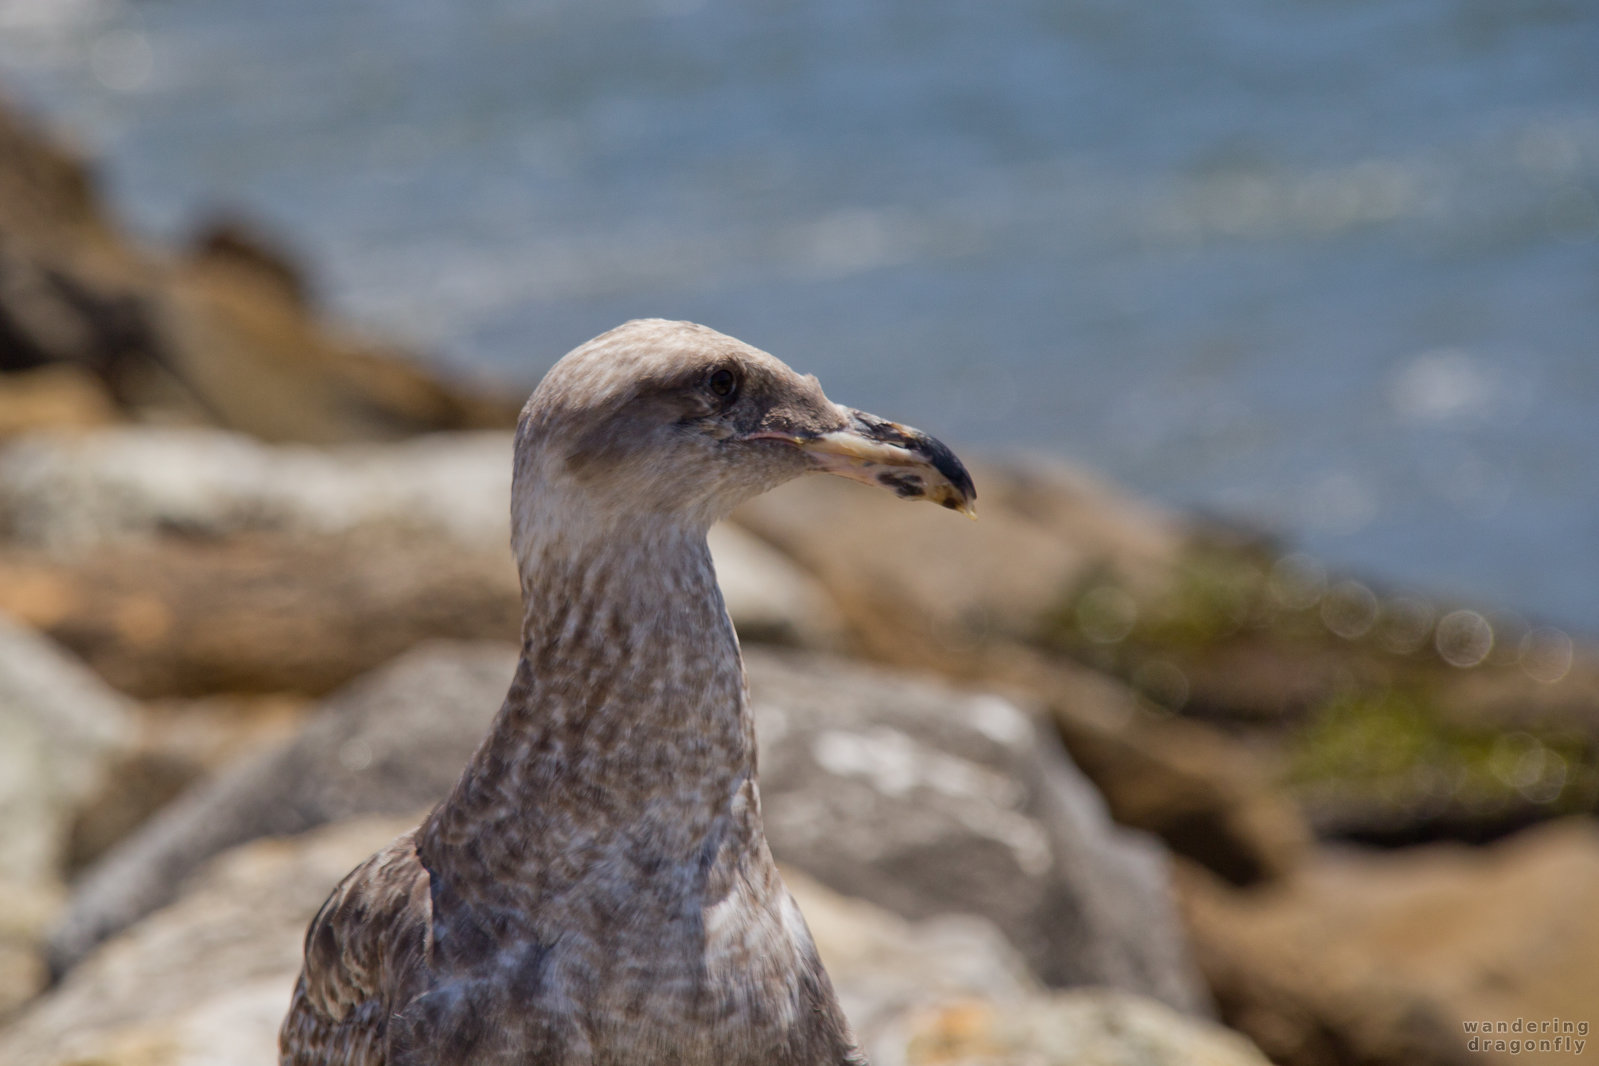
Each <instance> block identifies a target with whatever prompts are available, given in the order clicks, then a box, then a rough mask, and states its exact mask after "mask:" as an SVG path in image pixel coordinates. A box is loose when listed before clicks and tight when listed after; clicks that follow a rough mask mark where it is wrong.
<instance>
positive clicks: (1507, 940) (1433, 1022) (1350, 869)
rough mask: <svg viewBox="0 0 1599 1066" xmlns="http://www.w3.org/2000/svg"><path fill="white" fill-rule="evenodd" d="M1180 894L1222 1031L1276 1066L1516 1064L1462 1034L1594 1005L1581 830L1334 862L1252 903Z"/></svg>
mask: <svg viewBox="0 0 1599 1066" xmlns="http://www.w3.org/2000/svg"><path fill="white" fill-rule="evenodd" d="M1180 884H1181V886H1182V898H1183V908H1184V912H1185V916H1186V918H1187V922H1188V925H1189V928H1190V931H1191V935H1192V936H1193V939H1194V944H1195V951H1196V953H1197V955H1198V958H1199V960H1200V964H1201V966H1202V967H1203V969H1204V970H1205V973H1206V977H1207V979H1208V980H1209V982H1210V984H1211V988H1212V990H1213V992H1214V994H1215V995H1216V998H1217V1002H1218V1004H1219V1005H1220V1008H1221V1011H1222V1015H1223V1017H1224V1018H1225V1019H1226V1020H1227V1021H1228V1022H1229V1023H1230V1024H1232V1025H1234V1026H1235V1027H1237V1028H1239V1029H1242V1030H1243V1031H1244V1032H1246V1033H1248V1034H1249V1035H1250V1036H1251V1037H1253V1038H1254V1039H1255V1041H1256V1042H1257V1043H1259V1044H1260V1046H1261V1047H1262V1048H1263V1049H1264V1050H1265V1051H1266V1053H1267V1054H1268V1055H1270V1056H1271V1057H1272V1059H1273V1060H1274V1061H1276V1062H1279V1063H1283V1064H1285V1066H1321V1064H1331V1063H1345V1062H1357V1061H1358V1062H1363V1063H1393V1064H1396V1066H1397V1064H1400V1063H1407V1064H1426V1063H1440V1064H1441V1063H1463V1062H1471V1061H1475V1062H1483V1061H1488V1062H1500V1061H1503V1062H1511V1061H1518V1060H1517V1059H1516V1058H1514V1057H1511V1056H1508V1055H1494V1054H1483V1053H1480V1052H1478V1051H1476V1050H1473V1049H1471V1048H1469V1047H1468V1046H1467V1045H1468V1041H1469V1034H1468V1033H1466V1032H1465V1030H1464V1028H1463V1023H1466V1022H1479V1021H1491V1022H1498V1021H1504V1022H1507V1023H1510V1022H1514V1021H1516V1020H1517V1019H1521V1020H1522V1021H1523V1024H1524V1026H1525V1025H1526V1024H1528V1023H1533V1022H1543V1021H1552V1020H1554V1019H1566V1020H1568V1021H1571V1022H1578V1021H1582V1020H1584V1019H1588V1018H1589V1015H1590V1014H1591V1012H1592V1008H1593V1004H1594V1003H1596V1002H1599V968H1596V967H1595V966H1594V959H1595V958H1596V957H1599V910H1596V909H1595V908H1594V906H1593V900H1594V899H1595V898H1599V826H1596V825H1595V824H1594V823H1593V821H1592V820H1590V819H1586V818H1581V819H1570V820H1566V821H1563V822H1553V823H1548V824H1545V825H1542V826H1538V827H1535V828H1532V829H1529V830H1526V831H1524V832H1523V833H1520V834H1518V835H1516V836H1514V837H1511V838H1509V839H1507V840H1505V841H1503V842H1501V843H1498V844H1495V845H1493V846H1491V847H1487V848H1468V847H1464V846H1461V845H1455V844H1441V845H1430V846H1426V847H1417V848H1411V849H1407V850H1404V851H1399V852H1386V853H1357V852H1336V851H1328V852H1325V853H1323V855H1322V856H1321V857H1319V858H1318V859H1317V860H1316V861H1314V862H1312V863H1309V864H1307V865H1306V866H1305V867H1304V869H1303V870H1302V871H1301V872H1300V874H1299V875H1298V876H1297V877H1295V878H1293V879H1291V880H1289V881H1287V882H1285V883H1282V884H1280V885H1276V886H1272V887H1270V888H1266V889H1261V890H1256V891H1250V892H1243V893H1239V892H1234V891H1230V890H1227V889H1224V888H1222V887H1221V886H1219V885H1217V884H1216V883H1214V882H1213V881H1210V880H1208V879H1207V878H1205V877H1203V876H1194V875H1192V874H1190V875H1188V876H1184V877H1183V878H1181V879H1180ZM1524 1035H1540V1034H1524ZM1570 1055H1571V1052H1570V1051H1566V1052H1564V1053H1563V1054H1562V1055H1556V1056H1554V1057H1546V1058H1544V1059H1539V1060H1538V1061H1563V1059H1564V1058H1567V1057H1570Z"/></svg>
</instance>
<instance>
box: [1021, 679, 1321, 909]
mask: <svg viewBox="0 0 1599 1066" xmlns="http://www.w3.org/2000/svg"><path fill="white" fill-rule="evenodd" d="M1000 658H1001V656H997V655H996V656H991V657H990V661H991V667H992V668H994V669H995V674H996V677H998V678H1004V679H1005V680H1008V681H1010V682H1011V683H1012V684H1019V685H1020V686H1021V687H1022V689H1023V690H1024V691H1026V692H1029V693H1032V694H1033V695H1034V696H1035V698H1038V699H1040V700H1042V701H1044V702H1045V703H1046V704H1047V706H1048V707H1049V709H1050V711H1051V712H1052V713H1053V716H1054V719H1055V723H1056V725H1057V726H1058V728H1059V729H1060V733H1061V737H1062V739H1063V740H1064V741H1065V744H1066V748H1067V750H1068V751H1069V752H1071V755H1072V760H1073V761H1074V762H1075V763H1076V764H1077V765H1078V766H1079V767H1081V768H1082V771H1083V773H1084V774H1085V775H1086V776H1087V777H1088V778H1089V780H1091V781H1093V782H1094V784H1095V785H1096V786H1097V787H1098V788H1099V790H1100V792H1101V793H1103V794H1104V796H1105V800H1106V803H1107V804H1108V805H1109V807H1110V811H1111V814H1112V815H1113V816H1114V817H1115V819H1116V821H1117V822H1119V823H1120V824H1122V825H1127V826H1132V827H1134V828H1137V829H1142V830H1145V831H1146V832H1149V833H1153V834H1155V835H1156V836H1158V837H1160V838H1161V840H1163V841H1165V843H1166V845H1167V846H1168V847H1169V848H1171V849H1172V851H1174V852H1176V853H1177V854H1179V855H1183V856H1186V857H1187V858H1190V859H1193V860H1194V861H1196V862H1199V863H1201V864H1202V865H1204V866H1205V867H1206V868H1207V869H1210V870H1212V871H1214V872H1215V873H1217V874H1220V875H1221V876H1222V877H1224V878H1225V879H1227V880H1228V881H1230V882H1232V883H1233V884H1239V885H1247V884H1254V883H1256V882H1260V881H1268V880H1272V879H1274V878H1278V877H1283V876H1286V875H1287V874H1288V873H1290V872H1291V871H1292V870H1293V869H1294V868H1295V867H1296V866H1297V865H1298V864H1299V862H1300V861H1301V860H1302V859H1303V857H1304V856H1305V854H1306V853H1307V852H1308V850H1309V848H1310V845H1311V833H1310V830H1309V828H1308V827H1307V825H1306V823H1305V819H1304V817H1303V816H1302V814H1301V813H1300V811H1299V809H1298V808H1297V807H1296V806H1295V804H1294V803H1293V801H1292V800H1291V799H1289V798H1288V797H1287V796H1286V795H1284V794H1283V793H1282V791H1281V790H1280V789H1279V788H1278V787H1277V786H1276V784H1275V782H1274V780H1273V779H1272V774H1271V772H1270V768H1269V764H1263V763H1262V761H1261V760H1260V759H1258V758H1256V757H1255V755H1254V753H1252V752H1250V751H1249V750H1248V749H1246V748H1245V747H1244V746H1243V745H1242V744H1240V743H1239V742H1238V741H1236V740H1233V739H1231V738H1229V737H1228V736H1226V735H1225V734H1223V733H1221V732H1219V731H1218V730H1215V729H1212V728H1210V727H1208V726H1206V725H1204V724H1202V723H1199V722H1195V721H1190V720H1187V719H1183V718H1178V717H1176V716H1174V715H1171V714H1168V713H1162V712H1160V711H1158V710H1155V709H1152V707H1151V705H1150V704H1149V703H1148V702H1147V701H1145V700H1143V699H1141V698H1140V697H1139V696H1138V695H1137V694H1136V693H1135V692H1133V691H1132V690H1131V689H1130V688H1128V687H1127V686H1125V685H1123V684H1121V683H1119V682H1117V681H1116V680H1114V679H1112V678H1109V677H1106V676H1105V675H1103V674H1097V673H1094V672H1092V671H1090V670H1086V669H1083V668H1082V667H1079V666H1076V665H1073V664H1068V663H1063V662H1060V661H1058V660H1049V659H1046V658H1044V657H1042V656H1039V655H1038V654H1036V653H1034V652H1031V651H1028V650H1023V649H1014V648H1013V649H1010V651H1009V653H1008V654H1007V655H1005V656H1003V660H1004V663H1003V665H1001V664H1000V663H998V662H996V661H995V660H998V659H1000Z"/></svg>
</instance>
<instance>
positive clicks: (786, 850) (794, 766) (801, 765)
mask: <svg viewBox="0 0 1599 1066" xmlns="http://www.w3.org/2000/svg"><path fill="white" fill-rule="evenodd" d="M748 662H749V671H750V684H751V690H752V692H753V693H754V699H755V706H756V714H757V720H758V731H759V735H760V737H761V741H762V752H761V767H762V795H763V808H764V810H765V813H766V821H767V829H768V833H769V835H770V838H771V840H772V843H773V847H774V850H775V851H776V853H777V854H778V856H779V858H780V859H783V860H784V861H786V862H788V863H790V864H792V865H794V866H797V867H798V868H800V869H801V870H804V871H806V872H807V873H809V874H811V875H812V876H815V877H817V878H818V879H819V880H821V881H823V882H824V883H826V884H828V885H829V886H830V887H831V888H833V889H834V890H835V891H842V892H845V893H847V894H850V895H858V896H861V897H863V898H866V899H868V900H870V901H872V902H875V903H877V904H878V905H880V906H886V907H888V908H889V909H891V910H894V911H896V912H897V913H900V914H902V915H904V916H906V917H908V918H912V919H921V918H928V917H933V916H937V915H943V914H976V915H981V916H983V917H985V918H988V919H989V920H991V921H993V922H994V923H995V925H996V926H997V927H998V928H999V929H1000V930H1001V931H1002V932H1003V933H1004V935H1005V936H1006V937H1007V938H1008V939H1009V940H1010V941H1011V943H1013V944H1014V945H1015V946H1016V948H1017V949H1018V950H1019V951H1020V952H1021V953H1022V954H1023V956H1024V957H1025V958H1026V959H1027V960H1028V962H1029V964H1031V965H1032V966H1034V967H1035V968H1036V969H1037V970H1038V971H1039V972H1040V973H1041V974H1042V975H1043V977H1044V978H1045V979H1046V980H1048V981H1051V982H1056V983H1071V982H1075V983H1085V982H1094V983H1103V984H1110V985H1115V986H1118V987H1123V988H1129V989H1133V990H1140V991H1146V992H1148V993H1149V994H1151V995H1154V996H1157V997H1159V998H1162V999H1165V1000H1167V1001H1169V1002H1172V1003H1174V1004H1175V1005H1177V1006H1179V1007H1181V1008H1185V1009H1197V1008H1199V1007H1200V1005H1201V1003H1202V998H1203V997H1202V994H1201V992H1200V990H1199V986H1198V985H1197V982H1196V981H1195V980H1194V978H1193V976H1192V974H1191V972H1190V970H1189V968H1188V962H1187V960H1186V956H1185V953H1184V952H1185V949H1184V946H1183V944H1182V941H1181V937H1180V934H1179V932H1178V930H1177V927H1176V924H1175V918H1174V916H1173V914H1172V913H1171V911H1170V904H1169V900H1168V898H1167V895H1168V891H1169V888H1168V884H1167V880H1166V876H1167V875H1166V868H1165V864H1164V861H1163V858H1162V856H1161V854H1160V852H1159V850H1158V848H1157V847H1155V846H1154V845H1153V844H1152V843H1151V842H1149V841H1146V840H1144V839H1141V838H1136V837H1133V836H1131V835H1129V834H1124V833H1121V832H1119V831H1117V830H1115V829H1113V828H1112V827H1111V826H1110V825H1109V823H1108V821H1107V820H1106V818H1105V815H1104V812H1103V809H1102V807H1101V805H1100V801H1099V800H1098V797H1097V796H1095V795H1094V794H1093V792H1092V790H1091V789H1090V788H1088V786H1087V785H1086V784H1085V783H1084V782H1083V781H1082V780H1081V778H1080V777H1078V776H1077V775H1076V774H1075V772H1074V771H1073V770H1072V768H1071V766H1070V764H1069V763H1068V762H1067V761H1066V760H1065V759H1064V757H1063V756H1062V755H1061V754H1060V752H1059V750H1058V748H1057V747H1055V746H1054V743H1053V741H1052V739H1051V738H1050V737H1049V735H1048V734H1047V733H1040V732H1039V730H1038V727H1037V726H1036V725H1035V724H1034V723H1033V722H1032V721H1031V720H1030V719H1029V718H1028V717H1027V716H1026V715H1025V714H1023V713H1022V712H1021V711H1019V710H1017V709H1016V708H1015V707H1014V706H1013V705H1011V704H1009V703H1007V702H1005V701H1003V700H1001V699H998V698H997V697H979V696H969V695H964V694H958V693H951V692H950V691H948V690H946V689H943V688H940V687H938V686H936V685H932V684H927V683H916V682H912V681H908V680H904V679H901V678H898V677H894V676H892V675H884V674H880V673H875V672H872V671H868V670H863V669H862V668H859V667H852V666H849V665H847V664H843V663H840V662H838V661H836V660H830V659H823V658H808V657H804V656H799V655H796V654H795V653H778V652H773V651H764V652H763V651H759V650H755V649H750V650H749V651H748ZM514 666H515V652H514V650H513V649H511V648H509V647H505V646H499V645H485V646H475V647H474V646H460V645H443V644H439V645H432V646H429V647H426V648H421V649H418V650H416V651H414V652H412V653H410V654H409V655H407V656H406V657H404V658H402V659H400V660H399V661H397V662H395V663H393V664H391V665H389V666H387V667H385V668H383V669H382V670H380V671H378V672H377V673H375V674H373V675H372V676H370V677H367V678H364V679H362V680H361V681H360V682H358V683H356V684H355V685H352V686H351V687H350V688H349V689H347V690H345V691H343V692H341V693H340V694H338V695H336V696H335V697H334V698H332V699H331V700H330V701H329V702H328V704H327V706H326V708H325V709H324V710H323V712H322V713H320V714H319V715H318V716H316V717H314V718H312V719H311V720H310V721H309V722H308V724H307V725H306V726H305V728H304V730H303V731H302V732H301V734H300V735H299V736H298V737H297V738H296V739H295V740H294V741H293V742H292V743H290V744H288V745H287V746H285V747H282V748H280V749H278V750H276V751H271V752H267V753H264V754H262V755H261V756H259V757H258V758H256V759H254V760H252V761H251V762H249V763H247V764H245V765H242V766H239V767H237V768H234V769H232V770H230V771H228V772H226V773H224V774H222V775H221V776H220V777H218V778H217V779H216V780H215V781H213V782H212V783H210V784H208V785H206V786H204V787H203V788H201V789H199V790H197V791H194V792H192V793H190V794H187V795H185V796H184V797H182V798H181V799H179V800H178V801H177V802H176V803H174V804H173V805H172V806H171V807H169V808H168V809H167V810H165V811H163V812H162V813H161V814H160V815H158V816H157V817H156V818H155V819H154V820H153V821H151V822H150V823H148V824H147V825H146V826H145V827H144V828H142V829H141V830H140V831H139V832H137V833H136V834H135V835H134V836H133V837H131V838H130V839H128V840H126V841H124V842H123V843H122V844H121V845H119V846H118V847H117V848H116V849H115V850H113V851H112V852H111V853H110V854H109V855H107V856H106V857H105V858H104V859H102V860H101V861H100V863H98V864H97V865H96V866H95V867H94V868H92V869H91V870H90V871H89V873H88V874H86V875H85V876H84V878H83V879H82V880H81V881H80V884H79V887H78V889H77V891H76V892H75V893H74V895H73V897H72V900H71V903H70V906H69V909H68V912H67V916H66V918H65V919H64V921H63V922H62V924H61V926H60V927H59V930H58V934H57V936H56V937H55V938H54V940H53V941H52V961H53V963H54V965H55V966H56V967H57V969H58V970H65V969H66V968H68V967H70V966H71V965H73V964H74V963H75V962H76V961H77V960H79V959H81V958H82V957H83V956H84V954H85V953H86V952H87V951H88V950H89V949H91V948H92V947H93V945H95V944H96V943H98V942H100V941H101V940H103V939H104V938H106V937H107V936H109V935H112V934H113V933H115V932H116V931H118V930H120V929H122V928H124V927H126V926H127V925H128V924H129V923H130V922H131V921H133V920H135V919H137V918H138V917H139V916H140V915H142V914H145V913H148V912H149V911H150V910H151V909H153V908H155V907H158V906H161V905H162V904H163V903H165V902H167V901H168V900H169V899H170V898H171V896H170V893H171V891H172V889H173V886H174V885H176V884H178V883H179V882H181V880H182V878H183V877H184V876H186V875H187V874H188V873H190V872H191V871H193V870H194V869H195V868H196V867H198V866H199V865H200V864H201V863H202V862H204V861H205V860H206V859H207V858H209V857H210V856H212V855H214V854H216V853H217V852H218V851H219V850H221V849H223V848H225V847H228V846H231V845H234V844H238V843H242V842H245V841H248V840H251V839H254V838H256V837H259V836H262V835H268V834H283V833H292V832H300V831H303V830H306V829H310V828H313V827H315V826H318V825H321V824H324V823H326V822H328V821H334V820H338V819H342V818H348V817H353V816H356V815H362V814H369V813H373V812H395V811H401V810H409V809H412V808H417V807H423V806H426V805H427V804H429V803H431V802H433V801H436V800H438V799H440V798H442V796H443V795H444V794H445V792H446V791H447V790H448V788H449V786H450V785H451V784H453V783H454V781H455V778H456V776H457V775H458V774H459V772H460V769H461V767H462V766H463V765H464V764H465V762H466V760H467V758H468V757H469V756H470V754H471V753H472V751H474V750H475V749H476V746H477V744H478V743H479V741H480V740H481V738H482V736H483V734H484V732H485V731H486V729H487V728H488V724H489V721H490V719H491V718H492V716H493V714H494V713H495V711H496V710H497V709H498V707H499V705H500V703H501V701H502V699H503V697H504V693H505V690H506V687H507V686H508V684H509V682H510V677H511V674H512V672H513V669H514Z"/></svg>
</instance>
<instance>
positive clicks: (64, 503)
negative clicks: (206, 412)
mask: <svg viewBox="0 0 1599 1066" xmlns="http://www.w3.org/2000/svg"><path fill="white" fill-rule="evenodd" d="M510 490H511V438H510V435H509V434H507V433H492V432H484V433H459V434H436V435H433V436H426V437H419V438H416V439H414V440H408V441H402V442H399V443H395V444H381V445H377V444H373V445H345V446H342V447H337V448H314V447H310V446H307V445H292V444H291V445H285V444H277V445H274V444H265V443H262V442H261V441H257V440H253V439H251V438H249V437H244V436H240V435H238V434H234V433H227V432H223V431H221V430H213V429H201V428H195V427H149V426H123V427H117V428H114V429H108V430H103V431H101V432H98V433H90V434H82V433H78V434H67V433H41V434H35V435H29V436H25V437H21V438H18V439H17V440H15V441H13V442H11V443H9V444H8V445H7V446H6V447H5V448H3V449H0V529H3V530H4V532H5V533H6V535H7V536H8V537H10V538H11V539H12V540H13V541H16V542H18V543H21V544H25V545H31V546H38V547H48V548H50V549H51V550H52V551H55V552H58V553H61V552H68V551H74V550H77V551H81V550H88V549H92V548H95V547H98V546H102V545H105V544H107V543H111V542H116V541H121V540H126V539H129V538H136V537H141V536H150V535H152V534H156V533H160V532H162V531H165V530H173V529H178V530H183V531H186V532H192V533H199V534H204V535H206V536H209V537H222V536H228V535H231V534H235V533H240V532H246V531H252V530H270V531H274V532H286V533H292V534H297V535H325V534H334V533H346V532H349V531H351V530H354V529H359V528H361V527H364V526H382V527H386V528H400V529H405V530H410V531H417V532H424V533H436V534H439V535H442V536H445V537H448V538H449V539H451V540H457V541H462V542H466V543H473V544H480V545H492V546H494V547H498V548H500V549H501V550H503V549H504V545H505V544H506V543H507V541H508V539H509V537H510V521H509V518H508V516H507V511H506V505H505V501H506V499H507V498H508V495H509V493H510Z"/></svg>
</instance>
